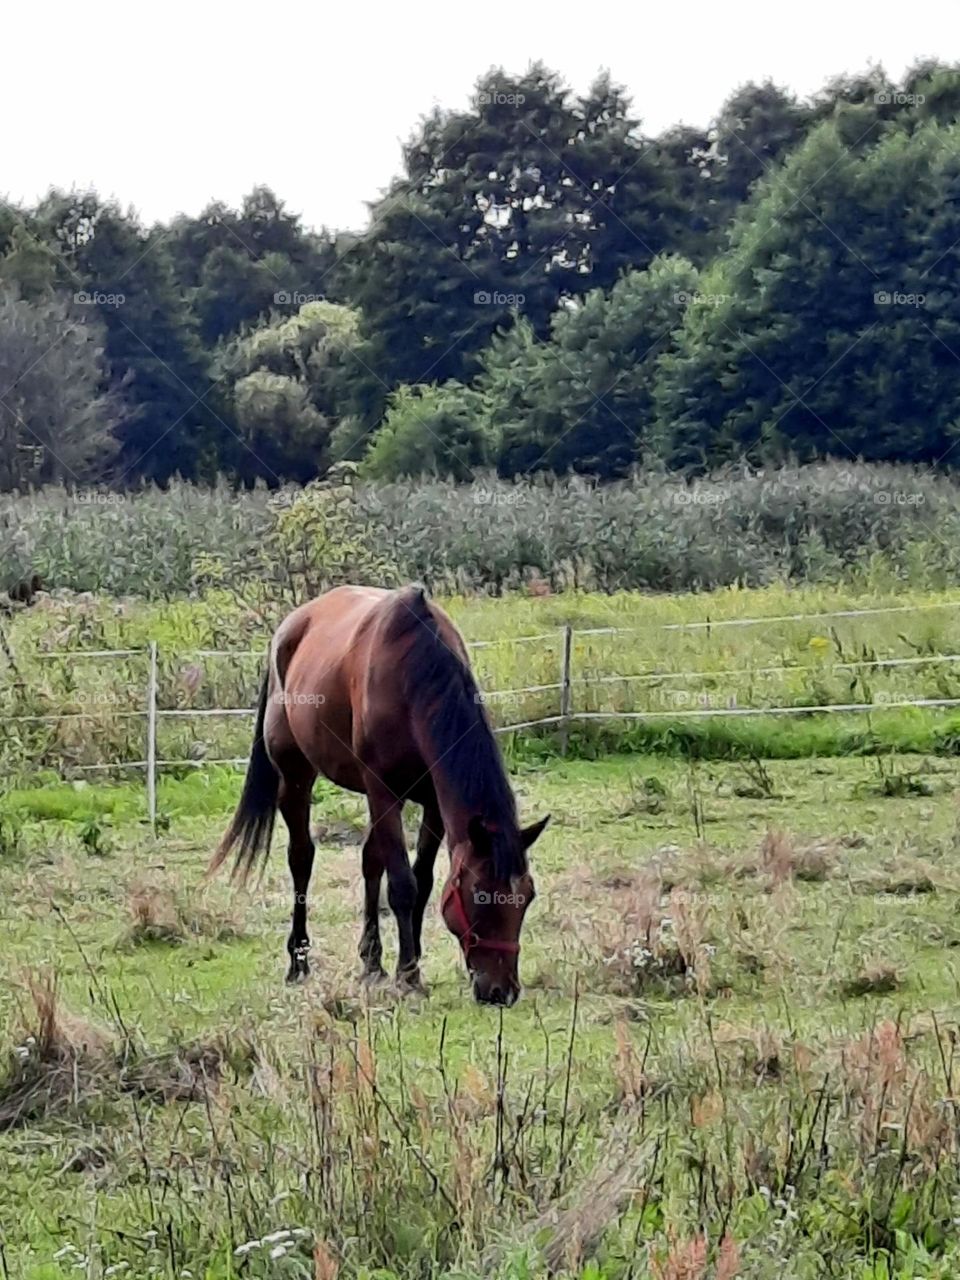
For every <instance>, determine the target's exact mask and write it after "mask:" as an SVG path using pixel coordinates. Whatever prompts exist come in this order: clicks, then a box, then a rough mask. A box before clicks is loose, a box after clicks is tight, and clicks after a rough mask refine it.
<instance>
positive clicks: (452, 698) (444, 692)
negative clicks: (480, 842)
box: [388, 586, 526, 880]
mask: <svg viewBox="0 0 960 1280" xmlns="http://www.w3.org/2000/svg"><path fill="white" fill-rule="evenodd" d="M388 636H389V637H390V638H391V639H400V638H401V637H406V636H409V637H410V644H409V648H408V649H407V651H406V655H405V659H404V662H403V664H402V668H401V671H402V674H401V679H402V685H403V692H404V696H405V697H406V699H407V701H408V702H409V703H410V705H411V707H413V709H414V711H415V713H416V716H417V717H419V719H420V722H421V725H422V730H425V733H426V738H427V741H426V742H425V743H424V746H425V747H426V748H427V750H426V752H425V755H426V759H427V760H428V762H431V763H432V762H433V761H436V768H438V769H441V770H442V771H443V773H444V775H445V776H446V778H447V779H448V780H449V781H450V782H451V784H452V785H453V786H454V787H455V789H456V792H457V795H458V797H459V799H460V802H461V803H462V804H463V806H464V807H465V808H466V809H467V810H468V811H469V812H470V814H471V815H475V816H477V817H479V818H481V819H482V820H483V822H484V824H485V826H486V827H487V830H488V832H489V839H490V850H491V856H492V861H493V869H494V874H495V875H496V877H497V878H498V879H500V880H509V879H510V877H511V876H514V875H519V874H521V873H522V872H523V871H525V870H526V854H525V852H524V849H523V844H522V841H521V839H520V829H519V824H518V820H517V804H516V800H515V799H514V795H513V791H512V790H511V788H510V783H509V781H508V779H507V774H506V770H505V769H504V766H503V760H502V758H501V756H500V749H499V747H498V746H497V741H496V738H495V737H494V735H493V730H492V729H491V727H490V722H489V720H488V719H487V714H486V710H485V708H484V706H483V701H482V699H481V696H480V691H479V689H478V688H477V682H476V680H475V679H474V676H473V672H472V671H471V670H470V667H469V665H468V663H467V662H466V660H465V659H464V658H462V657H461V656H460V654H459V653H457V652H455V650H453V649H452V648H451V647H450V645H449V644H447V642H446V641H445V640H444V638H443V636H442V635H441V633H440V621H439V619H438V617H437V615H436V613H435V612H434V610H433V607H432V605H431V603H430V601H429V600H428V599H427V597H426V593H425V591H424V589H423V588H422V587H419V586H412V587H404V588H403V589H402V590H401V591H398V592H397V593H396V594H395V596H394V599H393V600H392V601H391V602H390V616H389V621H388ZM422 730H421V731H422Z"/></svg>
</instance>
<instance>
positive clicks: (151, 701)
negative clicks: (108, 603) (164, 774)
mask: <svg viewBox="0 0 960 1280" xmlns="http://www.w3.org/2000/svg"><path fill="white" fill-rule="evenodd" d="M147 818H148V820H149V822H150V830H151V831H152V832H153V834H154V835H156V834H157V642H156V640H151V641H150V668H149V672H148V675H147Z"/></svg>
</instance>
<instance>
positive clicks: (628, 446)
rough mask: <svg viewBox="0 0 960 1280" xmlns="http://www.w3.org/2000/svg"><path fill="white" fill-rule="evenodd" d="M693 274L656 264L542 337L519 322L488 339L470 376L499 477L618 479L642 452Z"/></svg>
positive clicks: (679, 266) (588, 301)
mask: <svg viewBox="0 0 960 1280" xmlns="http://www.w3.org/2000/svg"><path fill="white" fill-rule="evenodd" d="M696 288H697V273H696V271H695V269H694V268H693V266H692V265H691V264H690V263H689V262H686V261H685V260H683V259H677V258H666V259H658V260H657V261H655V262H654V263H653V264H652V265H651V266H650V267H649V268H648V269H647V270H646V271H631V272H627V274H626V275H624V276H623V278H622V279H621V280H619V281H618V282H617V283H616V284H615V285H614V287H613V288H612V289H611V290H610V292H609V294H608V293H605V292H604V291H603V290H602V289H594V290H592V291H591V292H590V293H588V294H587V296H586V297H585V298H584V299H583V301H582V302H581V303H579V304H571V305H570V306H568V307H566V308H561V310H560V311H558V313H557V315H556V316H555V317H554V322H553V325H552V327H551V333H550V340H549V341H548V342H539V341H538V340H537V339H536V337H535V335H533V333H532V332H531V331H530V329H529V327H525V328H521V327H519V326H518V328H517V329H515V330H514V331H513V332H512V333H511V334H508V335H506V336H505V337H503V338H501V339H499V340H498V341H496V342H495V343H494V344H493V346H492V348H491V350H490V352H489V354H488V356H487V358H486V360H485V367H484V372H483V374H482V375H481V377H480V378H479V379H478V380H477V386H478V390H479V391H480V392H481V394H482V396H483V399H484V404H485V412H486V415H487V417H488V419H489V421H490V422H491V423H495V424H497V426H498V428H499V467H500V470H501V472H503V473H504V474H515V473H517V472H526V471H531V470H543V469H548V470H551V471H556V472H564V471H583V472H589V473H591V474H595V475H599V476H602V477H604V478H611V477H613V476H619V475H624V474H625V473H626V472H627V471H628V470H629V469H630V467H631V466H632V465H634V464H635V463H636V462H637V461H639V460H640V458H641V456H642V455H643V453H644V452H645V451H646V450H647V449H648V448H649V434H650V429H651V425H652V420H653V416H654V415H653V387H654V372H655V369H656V365H657V361H658V360H659V358H660V357H661V356H662V355H663V354H664V353H666V352H667V351H669V350H670V349H671V344H672V342H673V334H674V331H675V330H676V329H677V328H678V326H679V325H680V323H681V320H682V318H683V313H684V308H685V307H686V306H687V305H688V304H689V303H692V302H693V301H694V300H695V294H696Z"/></svg>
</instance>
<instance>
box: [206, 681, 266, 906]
mask: <svg viewBox="0 0 960 1280" xmlns="http://www.w3.org/2000/svg"><path fill="white" fill-rule="evenodd" d="M269 683H270V670H269V668H268V669H267V673H266V675H265V676H264V677H263V685H262V686H261V689H260V702H259V704H258V705H257V727H256V729H254V731H253V747H252V748H251V751H250V763H249V764H248V765H247V776H246V778H245V779H244V781H243V792H242V793H241V796H240V803H239V804H238V805H237V811H236V813H235V814H234V815H233V821H232V822H231V823H230V826H229V827H228V829H227V832H226V834H225V835H224V837H223V839H222V840H221V841H220V844H219V845H218V847H217V851H216V853H215V854H214V855H213V858H212V859H211V860H210V866H209V868H208V870H207V875H208V876H210V875H213V873H214V872H215V871H217V870H218V869H219V868H220V867H221V866H222V865H223V863H224V862H225V861H226V858H227V855H228V854H229V853H230V851H231V850H232V849H233V848H234V847H235V846H236V845H239V848H238V849H237V857H236V861H235V862H234V864H233V875H234V877H236V878H237V879H239V881H240V883H241V884H245V883H246V881H247V879H248V877H249V875H250V872H251V871H252V870H253V868H254V866H255V865H256V863H257V859H258V858H259V857H261V856H262V857H263V859H264V860H266V856H267V854H268V853H269V851H270V837H271V836H272V835H273V823H274V820H275V818H276V816H277V793H278V791H279V789H280V775H279V774H278V773H277V771H276V769H275V768H274V767H273V765H272V764H271V763H270V757H269V756H268V755H267V748H266V746H265V745H264V741H263V721H264V717H265V716H266V711H267V688H268V686H269Z"/></svg>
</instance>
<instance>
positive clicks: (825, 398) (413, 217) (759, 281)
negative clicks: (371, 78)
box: [0, 61, 960, 489]
mask: <svg viewBox="0 0 960 1280" xmlns="http://www.w3.org/2000/svg"><path fill="white" fill-rule="evenodd" d="M958 119H960V67H957V66H949V65H945V64H941V63H937V62H932V61H931V62H925V63H923V64H919V65H917V66H915V67H913V68H912V69H911V70H910V71H909V72H908V73H907V74H906V75H905V77H904V78H903V79H902V81H901V82H899V83H893V82H892V81H890V80H889V78H888V77H887V76H886V75H885V74H884V73H883V72H882V71H881V70H879V69H877V70H872V71H870V72H868V73H866V74H864V75H862V76H857V77H844V78H839V79H837V80H835V81H833V82H831V83H830V84H828V85H827V86H825V88H824V89H823V91H822V92H821V93H820V94H818V95H815V96H814V97H813V98H811V99H809V100H807V101H799V100H797V99H796V98H795V97H794V96H793V95H792V94H790V93H789V92H787V91H786V90H784V89H782V88H779V87H777V86H776V85H774V84H772V83H764V84H760V85H756V84H751V85H746V86H744V87H742V88H740V89H739V90H737V92H736V93H734V94H733V95H732V96H731V97H730V99H729V100H728V101H727V102H726V103H725V104H724V106H723V108H722V109H721V111H720V112H719V114H718V116H717V118H716V119H715V120H714V121H713V122H712V123H711V124H710V125H709V126H708V127H705V128H703V129H698V128H693V127H689V126H678V127H676V128H673V129H670V130H667V131H665V132H664V133H662V134H660V135H658V136H655V137H654V136H648V135H646V134H645V133H644V131H643V129H642V127H641V124H640V122H639V121H638V119H637V118H636V116H635V114H634V111H633V108H632V105H631V103H630V101H629V99H628V98H627V96H626V95H625V93H624V92H623V90H622V89H621V88H619V87H618V86H617V85H615V84H613V83H612V82H611V81H610V80H609V79H607V78H601V79H599V80H598V81H597V82H596V83H595V84H594V85H593V87H592V88H591V89H590V91H589V92H588V93H587V94H585V95H583V96H577V95H575V94H573V93H572V92H571V91H570V90H569V89H568V88H567V87H566V85H565V84H564V83H563V81H562V79H561V78H560V76H558V75H557V74H555V73H554V72H552V71H549V70H548V69H546V68H544V67H542V66H534V67H532V68H530V69H529V70H528V71H527V72H526V73H524V74H523V75H521V76H510V75H507V74H506V73H504V72H503V71H491V72H490V73H489V74H488V75H487V76H485V77H483V78H482V79H481V81H480V82H479V83H478V86H477V89H476V93H475V95H474V97H473V99H472V101H471V104H470V106H469V108H468V109H467V110H465V111H462V112H450V111H443V110H439V109H438V110H435V111H434V112H433V113H432V114H431V115H430V116H429V117H427V118H426V119H424V120H423V121H421V123H420V125H419V126H418V128H417V130H416V132H415V134H414V136H413V137H412V139H411V140H410V142H409V143H408V145H407V146H406V148H405V149H404V155H403V171H402V173H401V174H400V176H398V177H397V179H396V180H395V181H394V182H393V183H392V184H391V186H390V188H389V189H388V190H387V191H386V192H385V193H384V195H383V197H382V198H381V199H380V200H379V201H377V202H376V203H375V204H374V205H372V206H371V211H370V224H369V226H368V227H367V228H366V229H365V230H364V231H363V232H360V233H344V232H339V233H331V232H328V231H320V232H314V231H313V230H311V229H309V228H307V227H306V226H304V224H303V222H302V220H301V219H300V218H299V217H297V216H296V215H294V214H292V213H291V212H290V211H288V210H287V209H286V207H285V206H284V204H283V201H282V200H281V199H280V198H278V197H277V196H276V195H275V194H274V193H273V192H272V191H270V190H268V189H266V188H257V189H255V190H254V191H252V192H251V193H250V195H249V196H247V197H246V198H245V199H244V200H243V201H242V203H241V206H240V208H238V209H234V208H230V207H228V206H227V205H225V204H222V203H213V204H211V205H210V206H209V207H208V208H206V209H205V210H203V212H202V213H201V214H199V215H198V216H196V217H188V216H185V215H184V216H180V217H178V218H175V219H173V220H172V221H171V222H170V223H169V224H166V225H156V226H152V227H146V226H144V225H143V224H142V223H141V222H140V221H139V219H138V218H137V216H136V215H135V214H134V213H133V212H132V211H129V210H124V209H122V208H121V207H120V206H119V205H118V204H117V203H116V202H113V201H108V200H104V199H102V198H101V197H99V196H98V195H97V194H96V193H95V192H60V191H52V192H51V193H50V194H49V195H48V196H47V197H46V198H45V199H43V200H41V201H40V202H39V204H37V205H36V206H34V207H30V208H14V207H12V206H10V205H8V204H0V488H3V489H13V488H24V487H31V486H35V485H39V484H43V483H47V482H53V481H66V482H74V483H91V482H102V483H111V484H114V485H118V486H126V485H130V484H134V483H138V482H142V481H154V482H158V483H161V484H162V483H166V482H167V481H169V480H170V478H171V477H172V476H174V475H180V476H182V477H184V478H186V479H190V480H196V481H204V482H206V481H211V480H213V479H214V478H215V477H216V476H217V475H226V476H229V477H232V478H234V479H235V480H236V481H239V482H242V483H251V482H253V481H254V480H257V479H265V480H266V481H267V482H268V483H270V484H276V483H279V482H280V481H286V480H295V481H301V482H304V481H307V480H310V479H311V478H313V477H316V476H319V475H323V474H324V473H325V472H326V471H327V470H328V469H329V467H330V466H331V465H332V464H334V463H336V462H338V461H341V460H351V461H353V462H355V463H357V464H358V466H359V467H360V469H361V471H363V472H364V473H365V474H367V475H368V476H370V477H371V478H376V479H392V478H395V477H397V476H401V475H415V474H419V473H423V472H430V473H434V474H442V475H450V476H454V477H459V478H467V477H469V476H470V475H472V474H473V473H474V471H475V470H476V469H477V468H480V467H485V468H486V467H493V468H496V469H497V470H498V471H499V472H500V473H501V474H502V475H504V476H515V475H521V474H529V473H533V472H537V471H553V472H558V473H564V472H581V473H586V474H592V475H596V476H599V477H602V478H612V477H617V476H622V475H625V474H627V473H628V472H629V471H630V469H631V468H632V467H633V466H635V465H636V464H637V463H638V462H643V461H647V460H649V459H651V458H657V459H662V460H663V461H665V462H666V463H667V464H668V465H670V466H672V467H679V468H685V469H693V470H697V469H706V468H709V467H713V466H716V465H718V464H721V463H724V462H727V461H729V460H731V459H741V458H745V459H747V460H748V461H751V462H756V463H758V464H768V463H777V462H780V461H783V460H784V459H787V458H796V459H800V460H809V459H814V458H821V457H826V456H831V455H832V456H839V457H851V456H855V457H863V458H866V459H873V460H880V459H882V460H904V461H911V462H924V463H934V464H935V463H940V462H944V463H945V464H948V463H949V462H950V461H951V451H952V449H953V446H954V443H955V441H956V439H957V433H958V431H960V300H958V294H957V288H956V281H957V280H958V278H960V272H958V267H960V262H958V255H960V208H958V202H960V158H958V157H960V125H958Z"/></svg>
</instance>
